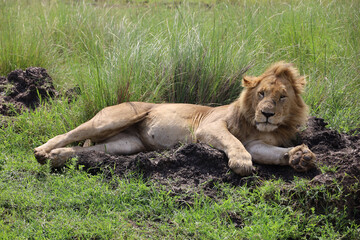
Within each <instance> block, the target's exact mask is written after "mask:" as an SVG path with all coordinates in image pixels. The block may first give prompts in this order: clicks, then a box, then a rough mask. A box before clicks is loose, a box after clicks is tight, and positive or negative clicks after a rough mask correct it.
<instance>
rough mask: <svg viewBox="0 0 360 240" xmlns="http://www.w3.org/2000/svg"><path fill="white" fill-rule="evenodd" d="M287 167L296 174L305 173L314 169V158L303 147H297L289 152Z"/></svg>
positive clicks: (308, 150) (305, 147)
mask: <svg viewBox="0 0 360 240" xmlns="http://www.w3.org/2000/svg"><path fill="white" fill-rule="evenodd" d="M288 154H289V165H290V166H291V167H292V168H294V169H295V170H296V171H298V172H305V171H308V170H310V169H312V168H314V167H315V160H316V156H315V154H314V153H313V152H311V151H310V149H309V148H308V147H307V146H306V145H305V144H302V145H299V146H296V147H294V148H293V149H291V150H290V151H289V153H288Z"/></svg>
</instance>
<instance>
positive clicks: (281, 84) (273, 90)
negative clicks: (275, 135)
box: [254, 78, 294, 132]
mask: <svg viewBox="0 0 360 240" xmlns="http://www.w3.org/2000/svg"><path fill="white" fill-rule="evenodd" d="M255 93H256V94H255V96H254V98H255V99H254V103H255V107H254V108H255V116H254V124H255V125H256V128H257V129H258V130H259V131H263V132H271V131H274V130H275V129H277V128H278V126H279V125H281V124H282V123H283V122H284V120H285V118H286V116H288V115H289V109H290V103H291V100H292V99H293V98H294V90H293V89H292V87H291V85H290V84H289V83H288V82H286V80H284V79H277V78H267V79H263V80H262V81H261V82H260V84H259V86H258V87H257V88H256V89H255Z"/></svg>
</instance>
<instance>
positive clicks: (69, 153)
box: [49, 148, 74, 167]
mask: <svg viewBox="0 0 360 240" xmlns="http://www.w3.org/2000/svg"><path fill="white" fill-rule="evenodd" d="M73 156H74V150H73V149H72V148H56V149H54V150H52V151H51V152H50V153H49V158H50V160H51V161H50V164H51V166H52V167H61V166H63V165H64V164H65V162H66V161H67V160H68V159H70V158H71V157H73Z"/></svg>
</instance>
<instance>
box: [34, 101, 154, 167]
mask: <svg viewBox="0 0 360 240" xmlns="http://www.w3.org/2000/svg"><path fill="white" fill-rule="evenodd" d="M152 106H153V104H148V103H123V104H120V105H116V106H111V107H107V108H104V109H103V110H101V111H100V112H99V113H98V114H96V115H95V116H94V117H93V118H92V119H90V120H89V121H87V122H85V123H83V124H81V125H80V126H78V127H77V128H75V129H73V130H71V131H69V132H67V133H65V134H61V135H58V136H56V137H54V138H52V139H50V140H49V141H48V142H46V143H45V144H43V145H41V146H39V147H37V148H35V149H34V154H35V158H36V159H37V160H38V162H39V163H41V164H44V163H45V160H46V159H47V158H48V154H49V153H50V152H51V151H52V150H53V149H56V148H62V147H65V146H66V145H68V144H70V143H73V142H77V141H82V140H86V139H91V141H93V142H101V141H104V140H106V139H108V138H110V137H112V136H114V135H116V134H118V133H119V132H122V131H124V130H125V129H127V128H129V127H130V126H132V125H133V124H135V123H137V122H140V121H142V120H143V119H145V117H146V116H147V114H148V112H149V110H150V109H151V108H152Z"/></svg>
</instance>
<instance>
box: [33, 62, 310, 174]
mask: <svg viewBox="0 0 360 240" xmlns="http://www.w3.org/2000/svg"><path fill="white" fill-rule="evenodd" d="M305 84H306V81H305V78H304V77H303V76H300V75H299V72H298V70H297V69H296V68H295V67H294V66H293V65H291V64H289V63H285V62H278V63H276V64H274V65H272V66H271V67H270V68H268V69H267V70H266V71H265V72H264V73H263V74H262V75H260V76H258V77H249V76H247V77H244V79H243V87H244V89H243V91H242V93H241V94H240V97H239V98H238V99H237V100H236V101H235V102H233V103H232V104H230V105H225V106H220V107H215V108H212V107H206V106H200V105H192V104H171V103H169V104H152V103H142V102H132V103H123V104H119V105H116V106H111V107H107V108H105V109H103V110H102V111H100V112H99V113H98V114H97V115H96V116H95V117H94V118H93V119H91V120H90V121H88V122H86V123H84V124H82V125H80V126H79V127H77V128H76V129H74V130H72V131H70V132H68V133H65V134H62V135H59V136H56V137H54V138H52V139H50V140H49V141H48V142H47V143H45V144H44V145H42V146H40V147H38V148H36V149H35V157H36V158H37V160H38V161H39V162H40V163H45V160H46V159H49V160H50V163H51V164H52V166H56V167H57V166H62V165H63V164H64V163H65V162H66V160H67V159H68V158H71V157H74V156H76V154H78V153H80V152H88V151H93V150H95V151H103V152H108V153H111V154H132V153H137V152H140V151H148V150H156V149H164V148H170V147H172V146H174V145H176V144H177V143H178V142H183V143H189V142H204V143H207V144H210V145H211V146H213V147H215V148H217V149H219V150H222V151H224V152H225V153H226V155H227V156H228V158H229V167H230V168H231V169H232V170H233V171H234V172H236V173H238V174H240V175H244V176H245V175H249V174H251V172H252V161H254V162H258V163H262V164H277V165H290V166H292V167H293V168H294V169H295V170H297V171H306V170H308V169H310V168H312V167H314V162H315V155H314V154H313V153H312V152H311V151H310V150H309V149H308V147H307V146H305V145H300V146H296V147H294V148H292V147H290V145H291V140H292V139H293V138H294V136H295V134H296V131H297V129H298V127H299V126H301V125H304V124H305V123H306V120H307V114H308V107H307V106H306V104H305V103H304V101H303V99H302V98H301V95H300V94H301V93H302V92H303V91H304V88H305ZM85 139H91V141H92V142H94V143H96V145H94V146H89V145H88V146H87V147H65V146H66V145H68V144H70V143H72V142H75V141H81V140H85Z"/></svg>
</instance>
